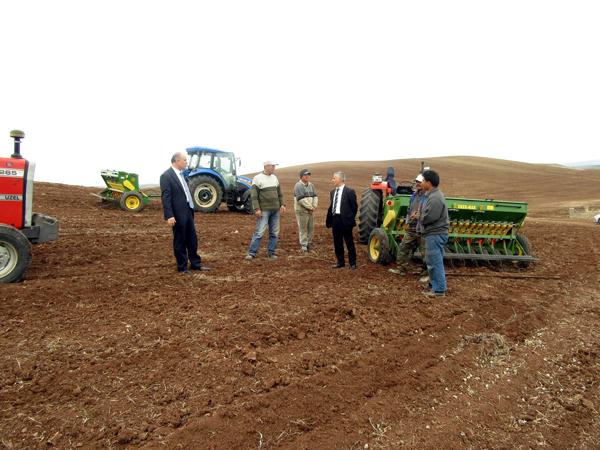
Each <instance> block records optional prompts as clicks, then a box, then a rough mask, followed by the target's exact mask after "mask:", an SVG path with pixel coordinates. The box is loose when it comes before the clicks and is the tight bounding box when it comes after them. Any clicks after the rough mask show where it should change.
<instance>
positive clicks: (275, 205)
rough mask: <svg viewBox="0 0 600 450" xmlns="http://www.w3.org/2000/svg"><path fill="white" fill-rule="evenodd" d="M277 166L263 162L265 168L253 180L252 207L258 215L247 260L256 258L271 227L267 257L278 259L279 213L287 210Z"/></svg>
mask: <svg viewBox="0 0 600 450" xmlns="http://www.w3.org/2000/svg"><path fill="white" fill-rule="evenodd" d="M275 166H276V164H275V163H274V162H273V161H265V162H264V163H263V167H264V170H263V171H262V172H261V173H259V174H258V175H256V176H255V177H254V179H253V180H252V189H251V191H250V197H251V198H252V208H253V209H254V215H255V216H256V230H255V231H254V235H253V236H252V240H251V241H250V247H249V248H248V254H247V255H246V260H248V261H252V260H253V259H254V258H256V254H257V253H258V249H259V248H260V241H261V239H262V237H263V235H264V233H265V231H266V229H267V226H268V227H269V243H268V245H267V258H268V259H270V260H274V259H277V255H276V254H275V250H276V249H277V239H278V238H279V215H280V213H281V214H282V213H284V212H285V204H284V202H283V194H282V192H281V186H280V185H279V180H278V179H277V177H276V176H275V174H274V172H275Z"/></svg>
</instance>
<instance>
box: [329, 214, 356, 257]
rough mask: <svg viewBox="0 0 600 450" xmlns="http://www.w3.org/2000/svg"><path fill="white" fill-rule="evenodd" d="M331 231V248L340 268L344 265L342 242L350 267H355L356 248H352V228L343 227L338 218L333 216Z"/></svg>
mask: <svg viewBox="0 0 600 450" xmlns="http://www.w3.org/2000/svg"><path fill="white" fill-rule="evenodd" d="M331 225H332V228H331V229H332V231H333V248H334V249H335V257H336V258H337V263H338V264H339V265H340V266H343V265H345V264H344V242H345V243H346V248H347V249H348V262H349V263H350V265H351V266H355V265H356V247H354V237H353V236H352V227H347V226H344V223H343V222H342V219H341V218H340V217H339V216H333V221H332V224H331Z"/></svg>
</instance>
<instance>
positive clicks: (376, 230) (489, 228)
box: [359, 179, 535, 268]
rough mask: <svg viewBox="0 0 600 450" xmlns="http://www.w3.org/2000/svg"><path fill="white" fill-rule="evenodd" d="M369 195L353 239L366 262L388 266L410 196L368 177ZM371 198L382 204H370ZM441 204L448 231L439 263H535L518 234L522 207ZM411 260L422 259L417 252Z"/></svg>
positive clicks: (400, 235)
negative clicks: (363, 247)
mask: <svg viewBox="0 0 600 450" xmlns="http://www.w3.org/2000/svg"><path fill="white" fill-rule="evenodd" d="M370 191H372V192H371V193H370V194H367V195H366V196H365V194H366V192H365V193H363V199H362V200H361V208H360V218H359V240H360V242H362V243H366V244H368V254H369V259H370V260H371V261H372V262H374V263H379V264H388V263H390V262H392V261H395V258H396V252H397V250H398V248H399V245H400V242H402V238H403V237H404V234H405V230H404V224H405V220H406V215H407V211H408V207H409V203H410V195H409V194H393V193H391V192H390V191H389V189H387V186H385V183H382V182H381V181H379V180H378V179H374V183H373V184H372V185H371V189H370ZM374 199H382V200H381V203H379V204H377V205H375V203H376V202H375V200H374ZM365 200H366V202H365ZM446 204H447V206H448V215H449V218H450V230H449V236H448V244H447V245H446V251H445V254H444V259H446V260H447V261H449V262H450V263H451V264H454V263H458V262H463V263H464V262H469V263H471V264H473V265H478V264H481V263H483V264H488V265H493V266H495V265H499V264H502V263H503V262H506V263H514V264H517V265H518V266H519V267H523V268H525V267H528V266H529V264H530V263H531V262H532V261H534V260H535V258H534V257H533V256H532V255H531V244H530V243H529V240H528V239H527V238H526V237H525V236H524V235H523V234H521V233H520V231H521V228H522V227H523V224H524V222H525V217H526V216H527V203H523V202H509V201H499V200H478V199H468V198H446ZM366 235H368V239H367V240H366V241H365V240H364V239H363V237H364V236H366ZM414 256H415V257H418V258H422V255H420V254H419V253H418V252H416V253H415V255H414Z"/></svg>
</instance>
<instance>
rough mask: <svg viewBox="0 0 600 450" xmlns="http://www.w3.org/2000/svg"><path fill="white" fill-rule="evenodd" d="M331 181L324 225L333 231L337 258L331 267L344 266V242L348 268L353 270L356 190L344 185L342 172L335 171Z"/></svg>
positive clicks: (354, 259) (354, 266) (344, 179)
mask: <svg viewBox="0 0 600 450" xmlns="http://www.w3.org/2000/svg"><path fill="white" fill-rule="evenodd" d="M331 182H332V183H333V187H334V189H333V190H332V191H331V193H330V198H331V205H329V209H328V210H327V219H326V221H325V226H327V228H331V229H332V232H333V248H334V250H335V257H336V259H337V263H336V264H334V266H333V268H334V269H340V268H342V267H344V266H345V263H344V242H345V243H346V248H347V249H348V263H349V264H350V269H352V270H353V269H356V248H355V246H354V237H353V236H352V229H353V228H354V227H355V226H356V211H357V210H358V203H357V202H356V192H354V189H350V188H349V187H348V186H346V175H345V174H344V172H335V173H334V174H333V178H332V179H331Z"/></svg>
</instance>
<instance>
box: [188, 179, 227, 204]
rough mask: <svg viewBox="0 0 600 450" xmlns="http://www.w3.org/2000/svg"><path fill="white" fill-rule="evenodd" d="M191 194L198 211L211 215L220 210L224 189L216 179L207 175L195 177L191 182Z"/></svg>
mask: <svg viewBox="0 0 600 450" xmlns="http://www.w3.org/2000/svg"><path fill="white" fill-rule="evenodd" d="M190 192H191V193H192V199H193V200H194V206H195V209H196V211H199V212H203V213H211V212H215V211H216V210H217V209H219V206H220V205H221V199H222V198H223V188H222V187H221V184H220V183H219V182H218V181H217V180H215V179H214V178H212V177H209V176H206V175H199V176H197V177H193V178H192V179H191V180H190Z"/></svg>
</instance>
